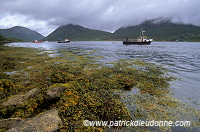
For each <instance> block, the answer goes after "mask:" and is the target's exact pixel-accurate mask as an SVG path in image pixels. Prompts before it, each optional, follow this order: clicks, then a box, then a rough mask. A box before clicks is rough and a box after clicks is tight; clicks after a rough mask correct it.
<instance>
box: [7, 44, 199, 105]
mask: <svg viewBox="0 0 200 132" xmlns="http://www.w3.org/2000/svg"><path fill="white" fill-rule="evenodd" d="M7 45H9V46H17V47H32V48H43V49H46V50H55V51H57V50H59V49H85V50H89V51H90V50H98V51H97V52H96V53H95V55H99V56H104V58H103V59H101V60H100V61H102V62H109V61H113V60H117V59H136V58H140V59H141V60H145V61H148V62H153V63H156V64H159V65H164V66H165V67H166V68H167V69H169V70H170V74H171V75H173V76H175V77H178V78H180V79H178V80H176V81H174V82H172V84H171V87H172V88H173V91H172V92H173V93H174V96H175V97H177V98H179V99H181V100H183V101H185V102H188V103H190V104H191V105H192V106H193V107H196V108H198V109H200V101H199V100H200V42H152V44H151V45H143V46H140V45H128V46H126V45H123V44H122V42H120V41H116V42H112V41H74V42H70V43H57V42H46V43H39V44H35V43H10V44H7Z"/></svg>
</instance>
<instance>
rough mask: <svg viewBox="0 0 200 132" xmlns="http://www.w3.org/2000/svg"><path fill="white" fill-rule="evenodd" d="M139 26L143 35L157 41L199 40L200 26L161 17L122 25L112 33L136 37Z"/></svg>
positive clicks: (138, 32)
mask: <svg viewBox="0 0 200 132" xmlns="http://www.w3.org/2000/svg"><path fill="white" fill-rule="evenodd" d="M141 28H142V29H143V30H144V31H145V35H147V36H148V37H151V38H153V39H154V40H157V41H160V40H161V41H200V27H198V26H194V25H186V24H181V23H172V22H171V21H170V20H162V19H153V20H146V21H144V22H143V23H141V24H139V25H136V26H128V27H122V28H119V29H117V30H116V31H115V32H114V34H116V35H119V36H123V37H124V38H125V36H127V37H129V38H137V36H139V35H140V31H141Z"/></svg>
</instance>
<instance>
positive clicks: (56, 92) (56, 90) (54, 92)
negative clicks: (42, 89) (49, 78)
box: [47, 87, 66, 99]
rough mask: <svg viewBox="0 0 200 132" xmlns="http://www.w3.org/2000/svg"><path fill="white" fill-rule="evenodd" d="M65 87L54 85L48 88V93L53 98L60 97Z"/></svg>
mask: <svg viewBox="0 0 200 132" xmlns="http://www.w3.org/2000/svg"><path fill="white" fill-rule="evenodd" d="M65 89H66V88H65V87H52V88H50V89H48V90H47V95H48V96H49V97H50V98H51V99H55V98H59V97H60V96H61V94H62V93H63V92H64V90H65Z"/></svg>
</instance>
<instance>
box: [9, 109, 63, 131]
mask: <svg viewBox="0 0 200 132" xmlns="http://www.w3.org/2000/svg"><path fill="white" fill-rule="evenodd" d="M61 125H62V121H61V119H60V117H59V115H58V111H57V110H56V109H53V110H50V111H47V112H45V113H43V114H41V115H38V116H36V117H33V118H28V119H25V120H23V121H20V122H17V123H15V124H13V125H11V126H10V127H9V130H8V131H7V132H53V131H56V130H58V129H59V128H60V126H61Z"/></svg>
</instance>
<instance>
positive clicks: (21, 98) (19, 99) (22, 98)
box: [1, 88, 39, 106]
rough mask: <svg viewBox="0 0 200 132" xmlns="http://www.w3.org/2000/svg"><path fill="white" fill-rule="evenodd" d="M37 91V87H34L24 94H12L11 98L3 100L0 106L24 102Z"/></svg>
mask: <svg viewBox="0 0 200 132" xmlns="http://www.w3.org/2000/svg"><path fill="white" fill-rule="evenodd" d="M38 93H39V89H37V88H34V89H32V90H30V91H29V92H27V93H26V94H24V95H14V96H12V97H11V98H9V99H8V100H7V101H5V102H3V103H2V104H1V105H2V106H12V105H20V104H23V103H24V102H26V101H27V100H28V99H30V98H32V97H34V96H36V95H37V94H38Z"/></svg>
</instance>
